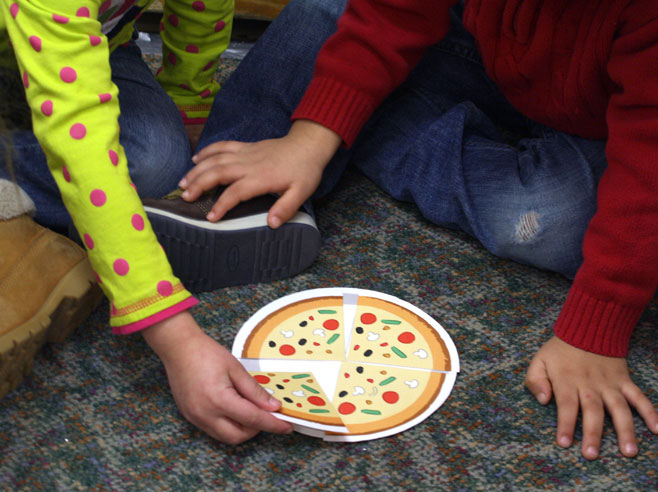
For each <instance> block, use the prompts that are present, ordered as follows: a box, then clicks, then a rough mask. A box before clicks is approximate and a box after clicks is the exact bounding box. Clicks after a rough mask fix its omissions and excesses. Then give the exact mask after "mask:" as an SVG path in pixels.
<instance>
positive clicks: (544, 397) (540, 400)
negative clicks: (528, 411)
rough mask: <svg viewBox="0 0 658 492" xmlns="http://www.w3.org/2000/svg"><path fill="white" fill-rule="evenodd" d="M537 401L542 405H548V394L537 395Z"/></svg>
mask: <svg viewBox="0 0 658 492" xmlns="http://www.w3.org/2000/svg"><path fill="white" fill-rule="evenodd" d="M537 400H538V401H539V403H541V404H542V405H543V404H544V403H546V393H539V394H538V395H537Z"/></svg>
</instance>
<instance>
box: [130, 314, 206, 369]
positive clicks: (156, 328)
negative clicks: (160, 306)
mask: <svg viewBox="0 0 658 492" xmlns="http://www.w3.org/2000/svg"><path fill="white" fill-rule="evenodd" d="M141 333H142V336H143V337H144V340H146V343H148V344H149V346H150V347H151V348H152V349H153V351H154V352H155V353H156V354H158V356H159V357H160V359H165V358H167V357H168V356H170V355H171V354H173V353H174V352H175V351H176V350H177V349H179V348H180V347H182V346H184V345H185V344H186V342H187V341H189V340H190V338H192V337H194V336H196V335H199V334H202V333H203V332H202V331H201V328H199V325H197V323H196V321H194V318H193V317H192V315H191V314H190V313H189V312H188V311H183V312H181V313H178V314H175V315H174V316H171V317H170V318H167V319H165V320H163V321H160V322H159V323H155V324H153V325H151V326H149V327H148V328H146V329H144V330H142V332H141Z"/></svg>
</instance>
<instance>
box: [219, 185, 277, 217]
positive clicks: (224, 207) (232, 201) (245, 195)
mask: <svg viewBox="0 0 658 492" xmlns="http://www.w3.org/2000/svg"><path fill="white" fill-rule="evenodd" d="M266 186H267V183H258V182H256V181H253V180H249V179H240V180H237V181H235V182H233V183H232V184H231V185H230V186H229V187H228V188H226V189H225V190H224V191H223V192H222V194H221V195H219V198H218V199H217V201H216V202H215V204H214V205H213V206H212V208H211V209H210V212H209V213H208V215H207V216H206V217H207V219H208V220H209V221H211V222H216V221H218V220H219V219H221V218H222V217H223V216H224V215H225V214H226V212H228V211H229V210H231V209H232V208H233V207H235V206H236V205H237V204H238V203H240V202H244V201H247V200H249V199H250V198H254V197H256V196H259V195H264V194H265V193H267V188H266Z"/></svg>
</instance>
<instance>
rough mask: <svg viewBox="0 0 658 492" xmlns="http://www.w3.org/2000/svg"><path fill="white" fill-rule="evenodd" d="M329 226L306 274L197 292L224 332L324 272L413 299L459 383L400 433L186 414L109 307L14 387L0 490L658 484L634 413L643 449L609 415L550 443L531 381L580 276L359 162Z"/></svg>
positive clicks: (650, 389)
mask: <svg viewBox="0 0 658 492" xmlns="http://www.w3.org/2000/svg"><path fill="white" fill-rule="evenodd" d="M316 211H317V214H318V225H319V227H320V229H321V232H322V235H323V238H324V242H323V247H322V250H321V254H320V257H319V259H318V260H317V262H316V263H315V264H314V265H312V266H311V267H310V268H309V269H308V270H307V271H305V272H303V273H302V274H300V275H298V276H297V277H295V278H292V279H287V280H283V281H278V282H273V283H271V284H259V285H246V286H241V287H234V288H227V289H221V290H217V291H215V292H212V293H205V294H201V295H200V296H199V299H200V301H201V302H200V305H199V306H197V307H196V308H194V315H195V316H196V318H197V320H198V321H199V323H200V324H201V325H202V327H203V328H204V329H205V330H206V331H207V333H209V334H210V335H211V336H212V337H214V338H215V339H216V340H218V341H220V342H221V343H224V344H226V345H228V346H230V345H231V343H232V341H233V337H234V335H235V333H236V332H237V330H238V329H239V327H240V326H241V324H242V323H244V321H245V320H246V319H247V318H249V316H251V315H252V314H253V313H254V312H255V311H256V310H257V309H258V308H260V307H261V306H263V305H265V304H266V303H268V302H270V301H272V300H274V299H277V298H279V297H281V296H283V295H286V294H290V293H292V292H296V291H300V290H305V289H311V288H318V287H333V286H346V287H360V288H365V289H374V290H378V291H382V292H386V293H389V294H392V295H395V296H398V297H400V298H402V299H404V300H406V301H409V302H411V303H413V304H415V305H417V306H418V307H420V308H421V309H423V310H424V311H426V312H427V313H429V314H430V315H432V316H433V317H434V318H436V319H437V320H438V321H439V322H440V323H441V324H442V325H443V326H444V327H445V328H446V330H447V331H448V332H449V333H450V335H451V336H452V338H453V340H454V342H455V344H456V345H457V349H458V351H459V354H460V359H461V373H460V374H459V376H458V378H457V382H456V384H455V387H454V389H453V392H452V394H451V395H450V397H449V398H448V400H447V401H446V402H445V404H444V405H443V406H442V407H441V408H440V409H439V410H438V411H437V412H436V413H435V414H434V415H433V416H431V417H430V418H429V419H427V420H426V421H424V422H423V423H421V424H420V425H418V426H416V427H414V428H413V429H410V430H408V431H406V432H404V433H401V434H398V435H396V436H392V437H389V438H384V439H380V440H376V441H369V442H363V443H355V444H345V443H340V444H336V443H325V442H323V441H321V440H319V439H314V438H311V437H307V436H303V435H300V434H297V433H294V434H292V435H289V436H275V435H268V434H261V435H259V436H257V437H256V438H254V439H252V440H251V441H248V442H247V443H245V444H242V445H240V446H238V447H230V446H226V445H222V444H219V443H217V442H215V441H213V440H212V439H210V438H208V437H206V436H205V435H204V434H202V433H201V432H199V431H197V430H196V429H195V428H193V427H192V426H191V425H190V424H188V423H187V422H186V421H185V420H184V419H183V418H182V417H181V415H180V414H179V412H178V410H177V408H176V405H175V403H174V401H173V399H172V397H171V395H170V393H169V390H168V384H167V378H166V375H165V373H164V370H163V368H162V366H161V364H160V362H159V360H158V359H157V357H156V356H155V355H154V354H153V352H151V351H150V349H149V347H148V346H147V345H146V344H145V343H144V341H143V340H142V338H141V337H140V336H139V335H133V336H126V337H121V336H112V335H111V334H110V330H109V327H108V324H107V322H108V309H107V306H106V305H103V306H102V307H100V308H99V309H97V310H96V312H95V313H94V314H93V315H92V317H91V318H90V319H89V320H88V321H87V322H86V323H85V324H84V325H83V326H82V327H81V328H80V329H79V330H77V332H76V333H75V334H74V335H73V336H72V337H71V338H70V339H69V340H67V341H66V342H65V343H62V344H59V345H50V346H47V347H45V348H44V350H43V351H42V352H41V353H40V354H39V356H38V357H37V360H36V361H35V366H34V370H33V372H32V374H31V376H30V377H29V378H28V379H27V380H26V381H25V382H24V384H22V385H21V386H20V387H19V388H18V389H16V390H15V391H13V392H12V393H10V394H9V396H8V397H6V398H5V399H4V400H2V401H0V490H8V491H9V490H11V491H18V490H21V491H22V490H25V491H35V490H45V491H50V490H62V491H77V490H80V491H123V490H130V491H134V490H149V491H151V490H172V491H179V490H180V491H197V490H203V491H214V490H225V491H250V492H252V491H253V492H255V491H283V490H288V491H323V490H327V491H334V490H335V491H382V492H390V491H443V490H448V491H460V490H464V491H470V490H521V489H522V490H560V491H563V490H592V491H594V490H597V491H598V490H607V491H613V490H620V491H621V490H624V491H628V490H646V491H650V490H657V489H658V436H653V435H652V434H651V433H650V432H649V431H648V430H647V429H646V427H645V426H644V424H643V422H642V421H641V420H640V419H639V418H638V417H637V416H636V419H635V424H636V427H637V434H638V439H639V446H640V453H639V455H638V457H636V458H634V459H628V458H624V457H623V456H621V454H620V453H619V451H618V449H617V447H616V437H615V435H614V432H613V430H612V424H611V422H610V421H609V420H608V421H607V422H606V429H605V434H604V437H603V445H602V448H601V457H600V458H599V459H598V460H596V461H593V462H588V461H587V460H585V459H584V458H582V456H581V454H580V450H579V442H578V441H579V439H580V437H581V434H580V431H578V433H577V434H576V441H577V442H576V443H575V444H574V446H572V447H571V448H569V449H566V450H565V449H561V448H559V447H557V446H556V445H555V444H554V432H555V423H556V411H555V405H554V404H553V403H551V404H549V405H548V406H546V407H542V406H540V405H539V404H537V403H536V402H535V401H534V399H533V398H532V397H531V395H530V394H529V392H528V391H527V390H525V388H524V387H523V378H524V374H525V370H526V367H527V365H528V362H529V360H530V358H531V357H532V355H533V353H534V351H535V350H536V349H537V348H538V347H539V346H540V345H541V343H542V342H543V341H544V340H546V339H547V338H548V337H549V336H550V334H551V326H552V323H553V322H554V321H555V319H556V317H557V315H558V312H559V309H560V305H561V303H562V302H563V300H564V298H565V296H566V293H567V290H568V287H569V283H568V282H567V281H566V280H564V279H563V278H561V277H559V276H557V275H553V274H550V273H546V272H542V271H538V270H535V269H532V268H528V267H524V266H522V265H517V264H514V263H512V262H509V261H504V260H500V259H498V258H495V257H493V256H491V255H490V254H489V253H487V252H486V251H485V250H484V249H483V248H482V247H481V246H480V245H479V244H478V243H477V242H475V241H473V240H472V239H470V238H469V237H467V236H465V235H463V234H461V233H457V232H454V231H447V230H444V229H441V228H438V227H435V226H433V225H431V224H429V223H428V222H427V221H426V220H425V219H423V218H422V217H421V216H420V215H419V213H418V212H417V211H416V209H415V208H414V207H413V206H411V205H408V204H404V203H399V202H395V201H393V200H392V199H390V198H389V197H388V196H386V195H384V194H383V193H382V192H380V191H379V190H378V189H377V188H376V187H375V186H374V185H373V184H372V183H371V182H370V181H368V180H367V179H366V178H364V177H363V176H362V175H360V174H358V173H356V172H354V171H349V172H348V173H347V174H346V176H345V177H344V179H343V180H342V182H341V183H340V185H339V187H338V188H337V189H336V190H335V191H334V192H333V193H332V194H331V195H330V196H329V197H328V198H327V199H325V200H324V201H323V202H322V203H319V204H317V210H316ZM657 321H658V303H656V301H655V300H654V302H653V303H652V304H651V306H650V307H649V309H648V310H647V311H646V312H645V314H644V316H643V317H642V320H641V321H640V323H639V326H638V328H637V330H636V331H635V333H634V335H633V340H632V348H631V352H630V355H629V365H630V368H631V371H632V375H633V378H634V380H635V381H636V383H637V384H638V385H640V386H641V387H642V388H643V389H644V390H645V391H646V392H647V393H648V394H649V397H650V398H651V399H652V401H653V402H654V404H658V340H657V338H656V324H657Z"/></svg>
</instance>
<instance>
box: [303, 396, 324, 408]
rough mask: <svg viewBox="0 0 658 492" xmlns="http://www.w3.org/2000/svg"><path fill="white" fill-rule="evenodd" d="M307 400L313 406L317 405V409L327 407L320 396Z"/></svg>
mask: <svg viewBox="0 0 658 492" xmlns="http://www.w3.org/2000/svg"><path fill="white" fill-rule="evenodd" d="M307 400H308V402H309V403H310V404H311V405H315V406H316V407H323V406H325V405H326V403H325V402H324V400H323V399H322V398H320V397H319V396H309V397H308V398H307Z"/></svg>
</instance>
